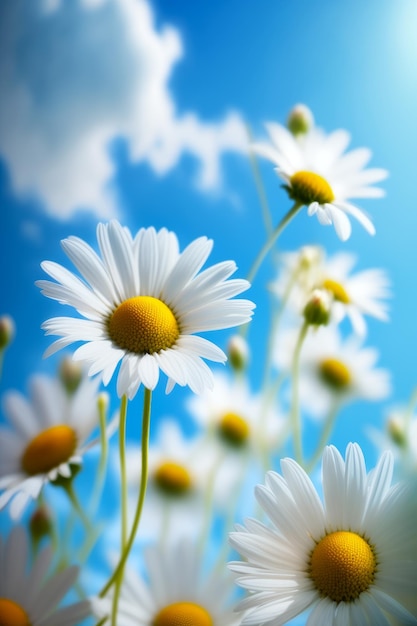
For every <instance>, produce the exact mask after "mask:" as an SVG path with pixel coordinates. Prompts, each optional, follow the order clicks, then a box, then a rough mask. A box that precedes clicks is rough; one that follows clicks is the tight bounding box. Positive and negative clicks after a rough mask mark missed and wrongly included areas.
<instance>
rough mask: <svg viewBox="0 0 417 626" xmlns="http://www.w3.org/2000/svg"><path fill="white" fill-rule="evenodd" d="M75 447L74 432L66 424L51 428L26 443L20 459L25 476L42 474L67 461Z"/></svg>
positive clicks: (75, 438)
mask: <svg viewBox="0 0 417 626" xmlns="http://www.w3.org/2000/svg"><path fill="white" fill-rule="evenodd" d="M76 447H77V436H76V434H75V431H74V430H73V429H72V428H71V427H70V426H67V425H66V424H59V425H58V426H51V427H50V428H47V429H46V430H44V431H43V432H41V433H39V434H38V435H36V437H34V438H33V439H32V441H30V442H29V443H28V445H27V446H26V449H25V451H24V452H23V455H22V458H21V466H22V469H23V471H24V472H26V474H29V475H30V476H33V475H34V474H44V473H47V472H49V471H50V470H52V469H53V468H54V467H58V465H61V463H65V461H68V460H69V459H70V458H71V456H72V455H73V454H74V452H75V449H76Z"/></svg>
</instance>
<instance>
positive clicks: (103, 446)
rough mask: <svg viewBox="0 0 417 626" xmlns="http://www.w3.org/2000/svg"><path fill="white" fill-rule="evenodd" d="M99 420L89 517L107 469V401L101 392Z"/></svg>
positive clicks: (97, 502) (93, 509)
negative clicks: (96, 457) (98, 454)
mask: <svg viewBox="0 0 417 626" xmlns="http://www.w3.org/2000/svg"><path fill="white" fill-rule="evenodd" d="M97 408H98V415H99V422H100V461H99V465H98V470H97V476H96V481H95V485H94V489H93V495H92V497H91V506H90V513H91V517H94V516H95V513H96V511H97V508H98V505H99V502H100V500H101V494H102V493H103V486H104V480H105V477H106V469H107V457H108V450H109V444H108V441H107V433H106V421H107V420H106V418H107V414H106V409H107V402H106V401H105V400H104V397H103V394H101V395H100V396H99V398H98V401H97Z"/></svg>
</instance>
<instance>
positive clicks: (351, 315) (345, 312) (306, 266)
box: [271, 246, 391, 337]
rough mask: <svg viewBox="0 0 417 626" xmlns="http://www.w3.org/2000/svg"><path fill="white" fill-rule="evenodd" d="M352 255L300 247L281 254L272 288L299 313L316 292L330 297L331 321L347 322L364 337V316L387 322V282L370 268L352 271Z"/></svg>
mask: <svg viewBox="0 0 417 626" xmlns="http://www.w3.org/2000/svg"><path fill="white" fill-rule="evenodd" d="M355 262H356V258H355V255H353V254H350V253H348V252H338V253H336V254H334V255H332V256H330V257H327V256H326V253H325V250H324V249H322V248H321V247H319V246H308V247H305V248H301V250H300V251H299V252H287V253H284V254H283V255H282V270H281V271H280V273H279V276H278V278H277V280H276V281H275V282H274V283H273V284H272V285H271V289H272V291H273V292H274V293H276V294H277V295H278V296H279V297H280V298H282V297H285V296H286V295H287V294H288V295H287V298H288V302H289V304H290V305H291V308H292V309H295V310H296V311H297V312H300V311H302V309H303V307H304V306H305V303H306V301H308V300H309V298H310V297H311V294H312V292H313V291H314V290H315V289H324V290H326V291H327V292H328V294H329V296H331V299H332V303H331V321H332V322H335V323H336V324H338V323H340V322H341V321H342V320H343V319H344V318H345V317H346V318H348V319H349V320H350V323H351V324H352V327H353V330H354V331H355V333H356V334H357V335H360V336H362V337H363V336H365V334H366V321H365V317H366V316H371V317H374V318H376V319H379V320H381V321H387V319H388V306H387V302H386V300H387V299H388V298H389V297H390V295H391V293H390V281H389V278H388V276H387V275H386V273H385V272H384V270H382V269H379V268H371V269H367V270H363V271H360V272H356V273H354V272H353V267H354V265H355Z"/></svg>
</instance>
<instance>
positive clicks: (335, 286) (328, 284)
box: [323, 278, 350, 304]
mask: <svg viewBox="0 0 417 626" xmlns="http://www.w3.org/2000/svg"><path fill="white" fill-rule="evenodd" d="M323 287H324V289H327V291H330V293H331V294H332V295H333V298H334V299H335V300H337V301H338V302H343V304H349V302H350V298H349V296H348V294H347V293H346V290H345V288H344V287H343V285H341V284H340V283H338V282H336V281H335V280H332V279H331V278H326V280H325V281H324V282H323Z"/></svg>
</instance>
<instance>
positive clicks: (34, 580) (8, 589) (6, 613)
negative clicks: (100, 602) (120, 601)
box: [0, 526, 93, 626]
mask: <svg viewBox="0 0 417 626" xmlns="http://www.w3.org/2000/svg"><path fill="white" fill-rule="evenodd" d="M29 556H30V555H29V545H28V538H27V535H26V532H25V531H24V530H23V528H21V527H19V526H18V527H15V528H14V529H13V530H12V531H11V533H10V535H9V537H8V539H7V541H6V542H5V543H4V544H3V540H2V539H1V537H0V571H1V572H2V576H1V577H0V624H1V625H2V626H3V625H4V626H31V625H32V624H33V625H34V624H36V626H50V625H52V624H65V626H76V625H77V624H80V622H81V621H82V620H83V619H84V618H86V617H88V616H89V615H91V613H92V612H93V610H92V609H93V606H92V602H91V601H90V600H82V601H81V602H77V603H75V604H71V605H67V606H64V607H61V608H58V609H57V608H56V607H57V605H58V604H59V603H60V602H61V600H62V598H63V597H64V596H65V595H66V593H67V592H68V591H69V590H70V588H71V587H72V585H73V584H74V582H75V580H76V578H77V575H78V567H75V566H72V567H68V568H66V569H64V570H61V571H60V572H58V573H56V572H55V574H54V576H53V577H52V576H50V577H47V573H48V569H49V567H50V565H51V563H52V556H53V554H52V548H51V546H46V547H45V548H43V550H42V551H41V552H40V553H39V555H38V556H37V557H36V559H35V561H34V563H33V565H32V569H31V571H30V572H28V573H26V568H27V564H28V562H29Z"/></svg>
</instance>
